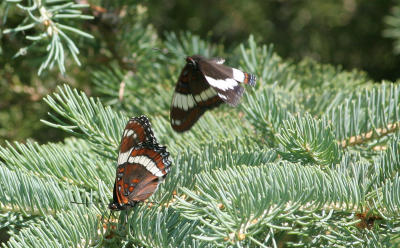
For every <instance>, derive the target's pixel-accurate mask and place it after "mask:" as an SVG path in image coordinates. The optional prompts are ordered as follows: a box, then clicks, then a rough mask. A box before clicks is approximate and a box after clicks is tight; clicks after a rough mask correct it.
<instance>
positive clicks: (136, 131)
mask: <svg viewBox="0 0 400 248" xmlns="http://www.w3.org/2000/svg"><path fill="white" fill-rule="evenodd" d="M142 143H157V140H156V138H155V137H154V134H153V131H152V130H151V125H150V122H149V119H148V118H147V117H146V116H140V117H133V118H131V119H130V120H129V121H128V123H127V124H126V126H125V129H124V132H123V134H122V139H121V145H120V151H119V156H121V154H123V153H126V152H128V151H129V150H130V149H131V148H132V147H133V146H136V145H139V144H142ZM118 160H119V159H118Z"/></svg>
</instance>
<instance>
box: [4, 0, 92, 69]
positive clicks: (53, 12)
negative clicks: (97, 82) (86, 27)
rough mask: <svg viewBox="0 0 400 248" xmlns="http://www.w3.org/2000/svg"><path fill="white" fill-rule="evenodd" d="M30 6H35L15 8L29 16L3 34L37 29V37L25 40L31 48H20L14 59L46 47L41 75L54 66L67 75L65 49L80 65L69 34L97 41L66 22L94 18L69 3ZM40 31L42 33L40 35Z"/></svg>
mask: <svg viewBox="0 0 400 248" xmlns="http://www.w3.org/2000/svg"><path fill="white" fill-rule="evenodd" d="M7 2H9V3H16V2H21V1H11V0H7ZM29 2H30V3H31V4H32V5H31V6H23V5H21V4H19V3H17V4H16V7H18V8H19V9H21V10H22V11H23V12H25V14H26V18H25V19H24V21H23V22H22V23H21V24H20V25H19V26H18V27H15V28H9V29H5V30H4V31H3V33H4V34H12V33H17V32H22V31H25V30H30V29H35V30H34V32H37V34H35V35H26V36H25V38H26V39H28V40H31V41H32V42H33V43H32V45H31V46H29V47H23V48H20V51H19V52H18V53H17V54H16V55H15V56H14V57H19V56H22V55H25V54H26V53H27V52H28V51H29V50H30V49H32V48H33V47H37V46H39V45H40V46H41V45H43V44H46V46H45V47H46V52H47V55H46V58H45V59H44V60H43V62H42V64H41V66H40V68H39V70H38V74H39V75H40V74H41V73H42V72H43V70H45V69H51V68H52V67H53V66H54V64H57V65H58V68H59V70H60V72H61V73H63V74H64V73H65V71H66V70H65V50H66V49H65V47H66V48H67V49H68V50H69V52H70V53H71V55H72V58H73V59H74V60H75V62H76V63H77V64H78V65H80V61H79V59H78V54H79V49H78V47H77V46H76V44H75V42H74V41H73V40H72V39H71V38H70V37H69V35H68V33H74V34H75V35H77V36H81V37H85V38H88V39H93V38H94V37H93V36H92V35H91V34H89V33H86V32H85V31H82V30H80V29H79V28H76V27H72V26H70V25H67V24H66V21H67V20H68V19H82V20H90V19H93V17H92V16H89V15H85V14H83V13H82V11H81V10H80V9H82V8H86V7H88V5H84V4H76V3H74V2H71V1H69V0H62V1H44V0H32V1H29ZM63 22H64V24H63ZM40 31H43V32H41V33H40Z"/></svg>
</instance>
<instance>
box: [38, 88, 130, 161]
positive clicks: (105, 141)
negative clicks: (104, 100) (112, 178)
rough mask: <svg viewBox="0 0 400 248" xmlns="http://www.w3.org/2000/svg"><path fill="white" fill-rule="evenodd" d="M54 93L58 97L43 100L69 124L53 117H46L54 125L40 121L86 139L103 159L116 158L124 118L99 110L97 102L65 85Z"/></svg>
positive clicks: (119, 114)
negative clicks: (106, 157) (107, 157)
mask: <svg viewBox="0 0 400 248" xmlns="http://www.w3.org/2000/svg"><path fill="white" fill-rule="evenodd" d="M58 89H59V91H60V93H59V94H58V93H55V94H54V97H55V99H54V98H53V97H51V96H47V97H46V98H45V99H44V100H45V102H46V103H47V104H48V105H49V106H50V107H51V108H52V109H53V110H54V111H55V112H56V113H57V114H59V115H60V116H61V117H63V118H64V119H65V120H66V121H68V122H70V124H67V123H66V122H64V121H62V120H60V119H59V118H58V117H56V116H55V115H53V114H50V117H51V118H52V119H53V120H54V121H55V122H56V123H52V122H48V121H44V120H42V122H44V123H45V124H47V125H50V126H53V127H56V128H60V129H63V130H65V131H67V132H70V133H72V134H74V135H77V136H79V137H86V138H87V139H88V140H89V141H90V142H92V143H93V144H94V145H96V146H97V148H99V150H97V152H99V153H101V154H103V155H104V156H112V157H116V154H117V153H116V149H117V148H118V146H119V142H120V139H121V133H122V129H123V128H124V126H125V124H126V122H127V121H128V118H127V117H126V116H124V115H123V114H121V113H116V112H114V111H112V110H111V108H110V107H103V105H102V104H101V102H100V101H99V100H97V101H96V100H95V99H94V98H88V97H87V96H86V95H85V94H84V93H83V92H81V93H79V92H78V91H77V90H76V89H74V90H72V89H71V88H70V87H69V86H67V85H64V87H63V88H61V87H59V88H58ZM57 123H58V124H57ZM71 124H72V125H71Z"/></svg>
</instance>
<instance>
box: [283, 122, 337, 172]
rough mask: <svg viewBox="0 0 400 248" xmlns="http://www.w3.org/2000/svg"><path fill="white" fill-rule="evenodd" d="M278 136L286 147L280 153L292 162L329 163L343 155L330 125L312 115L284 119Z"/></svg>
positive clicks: (335, 161) (333, 162) (334, 161)
mask: <svg viewBox="0 0 400 248" xmlns="http://www.w3.org/2000/svg"><path fill="white" fill-rule="evenodd" d="M276 138H277V140H278V141H279V143H280V144H281V145H282V146H283V147H284V148H285V150H280V151H279V154H280V155H282V158H284V159H287V160H289V161H292V162H299V161H302V162H303V163H310V162H311V163H316V164H319V165H329V164H335V163H337V162H338V160H339V158H340V157H341V154H340V151H339V147H338V145H337V144H336V140H335V138H334V136H333V134H332V131H331V128H330V126H329V125H328V124H327V122H326V121H325V122H324V121H317V120H315V119H314V118H312V117H311V116H310V115H306V116H304V117H300V116H297V117H293V116H290V118H288V119H287V120H284V121H283V125H282V126H281V127H280V129H279V133H278V135H277V136H276Z"/></svg>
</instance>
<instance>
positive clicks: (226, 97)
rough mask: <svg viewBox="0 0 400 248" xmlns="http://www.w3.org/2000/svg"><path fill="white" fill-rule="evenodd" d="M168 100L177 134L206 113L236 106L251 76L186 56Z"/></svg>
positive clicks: (219, 61) (216, 60)
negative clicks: (170, 98)
mask: <svg viewBox="0 0 400 248" xmlns="http://www.w3.org/2000/svg"><path fill="white" fill-rule="evenodd" d="M186 61H187V63H186V66H185V67H184V68H183V70H182V72H181V75H180V76H179V79H178V83H177V85H176V88H175V92H174V95H173V98H172V104H171V115H170V121H171V126H172V128H173V129H174V130H175V131H177V132H184V131H186V130H189V129H190V128H191V127H192V126H193V125H194V124H195V123H196V121H197V120H198V119H199V118H200V117H201V116H202V115H203V114H204V112H205V111H206V110H209V109H212V108H214V107H217V106H219V105H220V104H221V103H223V102H226V103H228V104H229V105H232V106H236V105H237V104H238V103H239V100H240V98H241V97H242V95H243V92H244V88H243V87H242V86H241V85H240V84H239V83H245V84H250V85H252V86H253V85H254V84H255V76H254V75H251V74H248V73H245V72H242V71H240V70H238V69H234V68H231V67H228V66H225V65H223V62H224V61H225V60H224V59H220V58H214V59H206V58H204V57H202V56H199V55H193V56H191V57H187V59H186Z"/></svg>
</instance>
